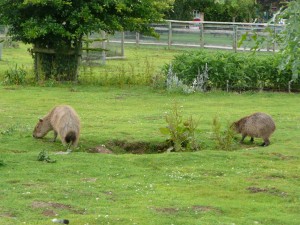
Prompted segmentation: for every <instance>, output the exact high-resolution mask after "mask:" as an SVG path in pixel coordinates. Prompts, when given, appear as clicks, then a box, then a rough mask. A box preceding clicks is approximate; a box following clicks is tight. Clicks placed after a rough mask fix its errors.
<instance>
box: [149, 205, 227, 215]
mask: <svg viewBox="0 0 300 225" xmlns="http://www.w3.org/2000/svg"><path fill="white" fill-rule="evenodd" d="M152 209H153V210H155V211H156V212H158V213H166V214H175V213H178V212H180V211H184V212H188V211H191V210H192V211H194V212H202V213H206V212H215V213H221V210H220V209H218V208H215V207H212V206H204V205H193V206H192V207H187V208H175V207H167V208H157V207H153V208H152Z"/></svg>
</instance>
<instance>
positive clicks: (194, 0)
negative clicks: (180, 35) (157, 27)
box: [169, 0, 257, 21]
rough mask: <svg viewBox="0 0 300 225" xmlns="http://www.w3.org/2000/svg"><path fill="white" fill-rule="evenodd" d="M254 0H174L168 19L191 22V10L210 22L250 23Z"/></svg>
mask: <svg viewBox="0 0 300 225" xmlns="http://www.w3.org/2000/svg"><path fill="white" fill-rule="evenodd" d="M256 8H257V4H256V3H255V0H244V1H239V0H202V1H198V0H175V3H174V8H173V11H172V12H171V13H170V14H169V18H170V19H178V20H191V19H192V18H193V14H192V12H193V10H199V11H200V12H203V13H204V15H205V16H204V17H205V20H210V21H232V20H233V21H244V20H246V21H250V20H251V19H252V18H253V17H254V14H255V12H256Z"/></svg>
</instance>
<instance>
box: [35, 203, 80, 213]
mask: <svg viewBox="0 0 300 225" xmlns="http://www.w3.org/2000/svg"><path fill="white" fill-rule="evenodd" d="M31 207H32V208H34V209H45V210H44V211H43V213H42V214H43V215H45V214H47V213H48V214H51V215H52V214H54V215H56V214H57V213H56V212H55V210H56V209H57V210H68V211H70V212H73V213H76V214H83V213H84V210H78V209H74V208H73V207H72V206H70V205H65V204H61V203H56V202H40V201H34V202H32V204H31Z"/></svg>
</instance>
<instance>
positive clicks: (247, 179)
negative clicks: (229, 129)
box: [0, 85, 300, 225]
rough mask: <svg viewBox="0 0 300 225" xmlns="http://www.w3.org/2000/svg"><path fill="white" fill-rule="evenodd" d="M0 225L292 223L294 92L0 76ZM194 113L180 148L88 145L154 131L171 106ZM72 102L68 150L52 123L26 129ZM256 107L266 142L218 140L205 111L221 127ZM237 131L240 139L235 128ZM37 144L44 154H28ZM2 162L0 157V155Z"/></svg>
mask: <svg viewBox="0 0 300 225" xmlns="http://www.w3.org/2000/svg"><path fill="white" fill-rule="evenodd" d="M0 96H1V98H0V163H1V164H0V173H1V178H0V179H1V180H0V187H1V188H0V224H5V225H15V224H39V225H41V224H53V223H52V221H51V220H52V219H53V218H62V219H68V220H70V224H74V225H75V224H76V225H77V224H78V225H81V224H90V225H92V224H153V225H156V224H169V225H171V224H201V225H202V224H209V225H210V224H228V225H232V224H243V225H244V224H249V225H250V224H270V225H276V224H278V225H279V224H280V225H281V224H287V225H297V224H299V222H300V216H299V209H300V188H299V187H300V179H299V178H300V175H299V174H300V169H299V165H300V159H299V157H300V156H299V149H300V144H299V129H300V113H299V112H300V106H299V94H286V93H243V94H237V93H225V92H211V93H205V94H201V93H195V94H191V95H183V94H176V93H172V94H171V93H167V92H165V91H163V90H154V89H151V88H148V87H126V86H125V87H123V88H115V87H101V86H88V85H76V86H71V85H69V86H67V85H59V86H55V87H40V86H37V87H34V86H25V87H18V86H0ZM174 102H177V104H178V105H179V106H180V109H181V111H182V115H183V117H185V118H186V117H188V116H191V115H192V116H193V118H195V119H197V120H198V121H199V126H198V129H197V137H198V138H199V141H200V143H201V148H202V150H200V151H198V152H189V153H160V154H141V155H136V154H121V153H118V154H97V153H88V149H90V148H93V147H95V146H99V145H101V144H104V143H106V142H107V141H109V140H113V139H117V140H128V141H144V142H154V143H155V142H161V141H164V140H165V139H166V137H165V136H162V135H161V134H160V132H159V128H160V127H164V126H166V122H165V120H164V116H165V113H166V112H169V111H170V110H171V108H172V106H173V105H174ZM59 104H69V105H71V106H73V107H74V108H75V109H76V111H77V112H78V114H79V115H80V118H81V121H82V132H81V139H80V144H79V148H78V149H77V150H76V151H74V152H72V153H71V154H67V155H61V154H57V152H60V151H65V148H64V147H63V146H62V144H61V142H60V141H59V140H58V141H57V142H56V143H53V142H51V139H52V135H53V133H49V134H48V136H46V137H45V138H44V139H34V138H33V137H32V130H33V128H34V125H35V123H36V122H37V120H38V118H39V117H42V116H43V115H45V114H46V113H47V112H48V111H49V110H50V109H51V108H52V107H53V106H55V105H59ZM257 111H262V112H266V113H268V114H270V115H272V117H273V119H274V120H275V122H276V126H277V130H276V131H275V133H274V134H273V136H272V137H271V145H270V146H268V147H260V146H259V145H260V144H261V142H262V140H260V139H256V140H255V142H254V144H250V143H249V138H248V139H247V140H246V142H245V144H244V145H240V146H239V148H238V149H237V150H235V151H221V150H218V149H217V146H216V144H215V142H214V140H213V134H212V120H213V118H214V117H218V118H219V121H220V122H221V123H222V125H223V127H225V126H226V125H227V124H228V123H230V122H233V121H235V120H237V119H239V118H240V117H243V116H245V115H248V114H250V113H253V112H257ZM237 138H240V137H239V135H237ZM41 151H46V152H48V154H49V156H50V157H51V159H54V160H56V163H46V162H41V161H38V160H37V157H38V155H39V153H40V152H41ZM3 164H4V165H3Z"/></svg>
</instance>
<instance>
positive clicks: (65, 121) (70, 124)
mask: <svg viewBox="0 0 300 225" xmlns="http://www.w3.org/2000/svg"><path fill="white" fill-rule="evenodd" d="M51 130H54V140H53V141H55V140H56V137H57V134H58V135H59V137H60V139H61V141H62V143H63V145H64V146H65V145H66V144H67V143H68V144H70V145H73V146H74V147H76V146H77V144H78V141H79V134H80V120H79V117H78V115H77V113H76V112H75V110H74V109H73V108H72V107H71V106H68V105H62V106H56V107H54V108H53V109H52V110H51V111H50V112H49V113H48V114H47V115H46V116H45V117H44V118H43V119H40V120H39V122H38V123H37V125H36V126H35V128H34V131H33V137H35V138H42V137H44V136H45V135H46V134H47V133H48V132H49V131H51Z"/></svg>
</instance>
